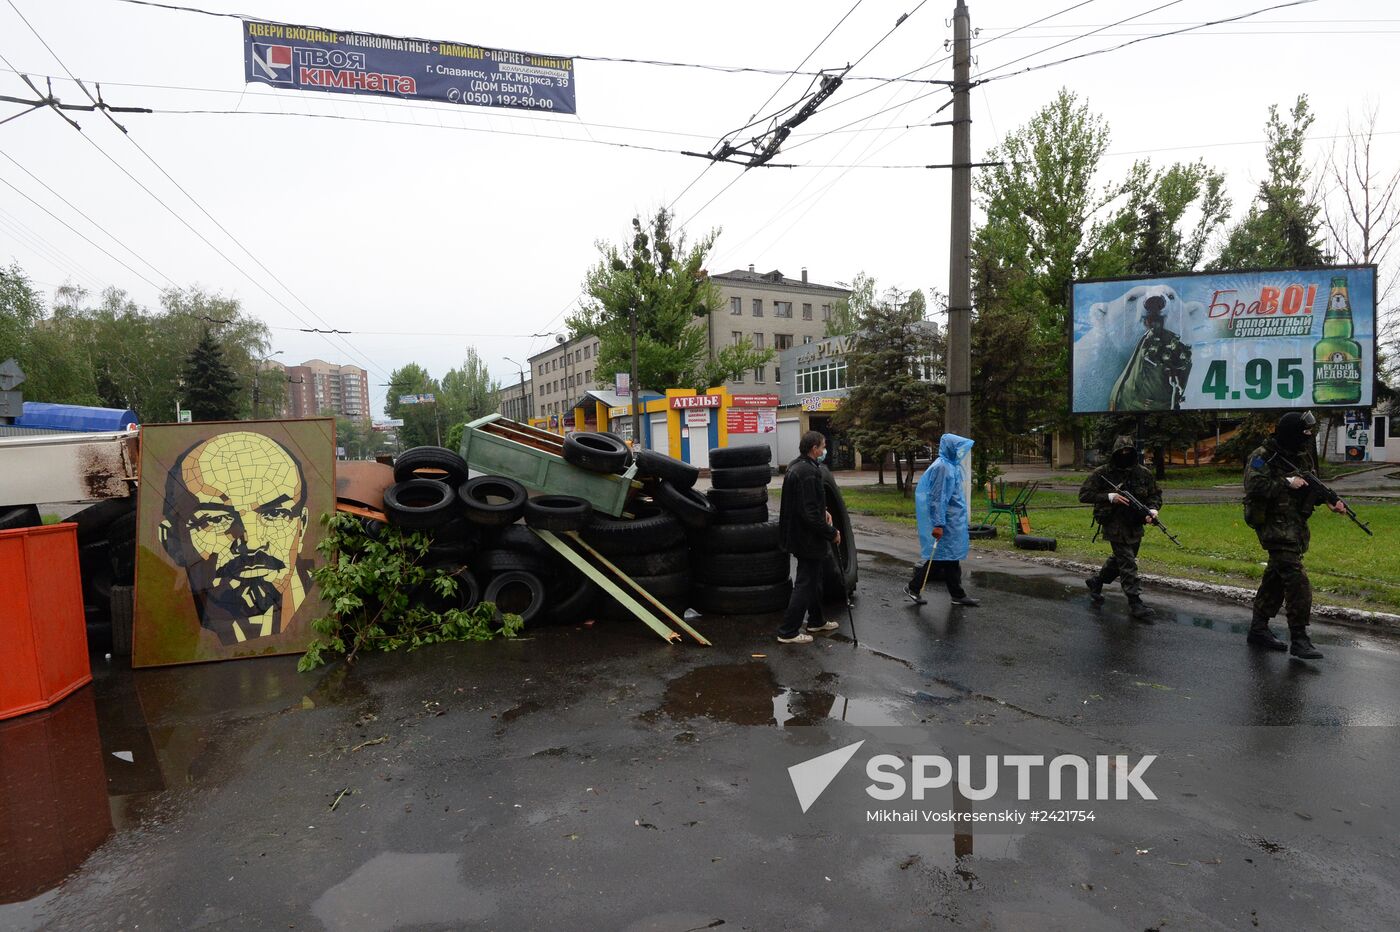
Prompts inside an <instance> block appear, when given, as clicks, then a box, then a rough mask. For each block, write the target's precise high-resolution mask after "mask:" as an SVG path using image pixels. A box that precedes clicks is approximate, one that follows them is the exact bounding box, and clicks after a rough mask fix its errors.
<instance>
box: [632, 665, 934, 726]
mask: <svg viewBox="0 0 1400 932" xmlns="http://www.w3.org/2000/svg"><path fill="white" fill-rule="evenodd" d="M837 679H838V677H837V676H836V674H834V673H819V674H817V676H816V677H815V679H814V682H815V683H816V685H817V687H818V688H807V689H790V688H788V687H786V686H781V685H779V683H778V680H777V677H776V676H775V675H774V673H773V670H772V668H771V667H769V666H768V664H766V663H761V662H758V661H754V662H752V663H729V664H715V665H713V666H708V667H699V668H697V669H694V670H691V671H690V672H689V673H685V674H682V675H681V676H679V677H677V678H675V679H674V680H672V681H671V682H670V683H669V684H667V686H666V694H665V697H664V700H663V702H662V705H661V708H660V709H659V710H658V711H660V712H663V713H665V714H666V715H668V716H670V717H671V718H674V719H687V718H708V719H711V720H713V721H717V722H727V723H729V724H733V725H773V726H776V727H778V728H787V727H793V726H799V725H818V724H820V723H822V722H823V721H826V720H829V719H830V720H836V721H842V722H846V723H848V724H852V725H900V724H909V723H910V722H914V721H917V720H918V719H917V716H916V715H914V714H913V713H910V712H906V713H905V714H904V715H901V714H900V712H901V710H904V709H907V708H908V703H907V702H901V701H899V700H893V699H879V700H876V699H866V698H853V697H850V696H844V695H842V694H840V693H838V692H836V691H835V690H834V689H828V688H821V687H825V686H830V685H832V684H834V683H835V682H836V680H837Z"/></svg>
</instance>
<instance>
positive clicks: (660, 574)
mask: <svg viewBox="0 0 1400 932" xmlns="http://www.w3.org/2000/svg"><path fill="white" fill-rule="evenodd" d="M564 459H565V460H566V461H568V462H570V463H572V464H573V465H575V466H578V467H580V468H582V469H590V470H594V471H599V472H618V473H621V472H624V471H626V470H627V469H628V468H629V467H630V466H632V465H633V464H635V465H636V472H635V477H636V478H637V479H639V480H641V482H642V486H643V489H644V492H643V494H641V495H634V496H633V497H632V498H631V499H630V500H629V501H628V503H627V505H626V506H625V508H624V512H623V515H622V516H621V517H618V518H613V517H610V516H608V515H602V514H597V513H595V514H594V515H593V522H592V523H591V524H590V525H589V526H588V527H586V528H585V529H584V530H583V531H582V537H583V539H584V541H586V542H587V543H588V545H589V546H591V547H592V548H593V549H595V550H597V551H598V552H599V553H601V554H602V555H603V556H604V557H606V558H607V559H608V562H610V563H612V564H613V565H614V566H616V567H617V568H618V569H619V570H621V571H622V572H623V573H625V574H626V575H627V576H629V577H631V579H632V580H633V581H634V582H635V583H637V585H639V586H641V587H642V588H643V589H645V590H646V591H647V592H648V593H650V594H651V595H652V596H653V597H654V598H655V599H657V600H658V601H659V602H661V603H662V604H663V605H665V606H666V607H667V608H669V609H671V610H672V611H674V612H677V613H680V612H684V611H685V609H686V608H687V607H688V604H687V603H688V602H689V601H690V588H691V553H690V547H689V544H688V540H687V532H692V533H694V532H700V531H703V530H704V529H705V528H707V527H708V526H709V525H710V522H711V521H713V520H714V517H715V509H714V506H713V505H712V504H711V503H710V500H709V499H708V498H707V497H706V496H704V495H703V494H701V493H700V492H698V491H696V489H695V482H696V480H698V479H699V478H700V470H699V469H698V468H697V467H695V466H692V465H691V464H689V463H687V462H684V461H683V460H678V459H675V458H674V457H670V456H666V455H665V454H664V453H658V452H656V451H655V450H645V449H643V450H637V451H636V452H635V453H633V452H632V451H631V450H629V449H628V447H627V445H626V444H625V443H624V442H623V441H622V440H621V439H620V438H618V437H617V436H616V435H615V434H609V433H595V432H591V431H579V432H576V433H571V434H568V435H567V436H566V437H565V438H564ZM600 608H601V609H602V610H603V611H604V612H605V613H609V614H616V613H619V612H620V611H621V606H619V605H617V604H616V603H615V602H614V601H613V600H611V599H606V600H605V601H604V602H603V604H602V605H601V606H600Z"/></svg>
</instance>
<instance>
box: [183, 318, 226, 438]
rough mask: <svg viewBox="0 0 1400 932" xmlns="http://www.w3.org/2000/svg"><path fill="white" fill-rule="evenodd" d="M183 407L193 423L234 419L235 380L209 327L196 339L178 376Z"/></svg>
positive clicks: (221, 348)
mask: <svg viewBox="0 0 1400 932" xmlns="http://www.w3.org/2000/svg"><path fill="white" fill-rule="evenodd" d="M180 378H181V380H182V382H183V383H184V406H185V407H186V408H188V409H189V412H190V416H191V417H192V418H193V419H194V420H196V421H231V420H234V419H235V418H237V417H238V391H239V385H238V377H237V376H236V375H234V373H233V369H232V368H230V366H229V364H228V363H227V362H226V361H225V360H224V350H223V347H222V346H220V345H219V341H218V340H216V339H214V335H213V334H212V333H210V332H209V328H208V327H205V328H204V333H203V335H202V336H200V338H199V343H197V344H196V345H195V348H194V350H193V351H191V352H190V354H189V356H187V357H185V365H184V368H183V370H182V371H181V373H180Z"/></svg>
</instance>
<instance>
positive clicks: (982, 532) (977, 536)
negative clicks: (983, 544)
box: [967, 524, 997, 540]
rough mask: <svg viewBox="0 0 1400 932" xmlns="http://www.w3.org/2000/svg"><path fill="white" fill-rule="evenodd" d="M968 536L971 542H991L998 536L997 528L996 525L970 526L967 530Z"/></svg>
mask: <svg viewBox="0 0 1400 932" xmlns="http://www.w3.org/2000/svg"><path fill="white" fill-rule="evenodd" d="M967 536H968V538H969V539H971V540H991V539H992V538H994V537H996V536H997V526H996V525H995V524H970V525H968V528H967Z"/></svg>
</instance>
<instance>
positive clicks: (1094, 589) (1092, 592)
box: [1084, 576, 1103, 605]
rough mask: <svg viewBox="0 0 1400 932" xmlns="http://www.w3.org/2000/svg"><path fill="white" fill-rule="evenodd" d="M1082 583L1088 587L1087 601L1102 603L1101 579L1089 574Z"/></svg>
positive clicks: (1096, 603)
mask: <svg viewBox="0 0 1400 932" xmlns="http://www.w3.org/2000/svg"><path fill="white" fill-rule="evenodd" d="M1084 585H1086V586H1088V587H1089V601H1090V602H1092V603H1094V604H1095V605H1102V604H1103V581H1102V580H1100V579H1099V578H1098V577H1097V576H1090V577H1089V578H1088V579H1086V580H1084Z"/></svg>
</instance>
